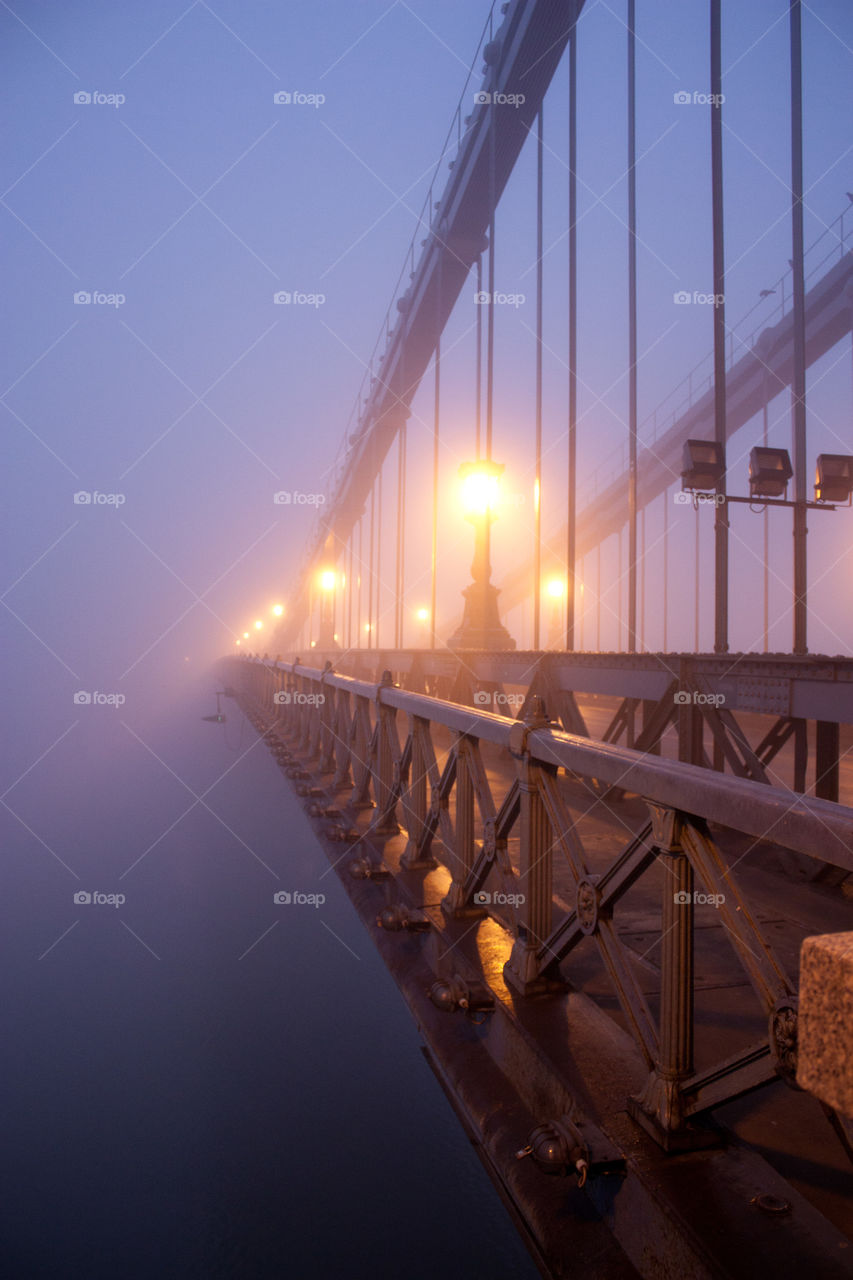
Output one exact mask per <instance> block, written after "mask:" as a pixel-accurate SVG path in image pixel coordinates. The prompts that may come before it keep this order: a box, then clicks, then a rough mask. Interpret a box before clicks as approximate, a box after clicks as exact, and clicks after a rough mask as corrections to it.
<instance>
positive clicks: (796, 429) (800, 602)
mask: <svg viewBox="0 0 853 1280" xmlns="http://www.w3.org/2000/svg"><path fill="white" fill-rule="evenodd" d="M790 27H791V32H790V35H791V241H792V248H791V261H792V262H793V264H794V265H793V269H792V276H793V280H792V284H793V292H794V305H793V312H792V319H793V339H794V342H793V352H792V355H793V370H792V376H791V399H792V406H791V417H792V424H791V425H792V435H793V455H794V457H793V462H794V500H795V502H796V504H797V505H796V506H795V507H794V653H808V645H807V634H806V623H807V618H808V610H807V604H806V593H807V589H808V575H807V561H806V539H807V533H808V530H807V528H806V485H807V477H806V310H805V280H804V275H803V46H802V14H801V4H800V0H791V3H790Z"/></svg>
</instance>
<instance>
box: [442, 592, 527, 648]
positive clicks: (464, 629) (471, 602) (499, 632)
mask: <svg viewBox="0 0 853 1280" xmlns="http://www.w3.org/2000/svg"><path fill="white" fill-rule="evenodd" d="M462 594H463V596H464V597H465V610H464V612H463V614H462V621H461V623H460V624H459V627H458V628H457V630H456V631H454V633H453V635H452V636H451V637H450V639H449V640H448V641H447V644H448V648H450V649H514V648H515V641H514V640H513V638H512V636H511V635H510V634H509V632H508V631H507V629H506V627H505V626H504V625H503V623H502V622H501V620H500V615H499V614H498V595H499V594H500V592H499V589H498V588H497V587H493V586H492V585H491V583H482V582H472V583H471V585H470V586H469V587H466V588H465V590H464V591H463V592H462Z"/></svg>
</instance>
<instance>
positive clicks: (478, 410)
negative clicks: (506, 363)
mask: <svg viewBox="0 0 853 1280" xmlns="http://www.w3.org/2000/svg"><path fill="white" fill-rule="evenodd" d="M482 296H483V255H482V253H478V254H477V298H478V300H479V299H481V298H482ZM476 378H477V386H476V393H475V397H474V418H475V422H476V439H475V442H474V461H475V462H479V461H480V447H481V446H480V436H481V434H482V426H483V423H482V418H483V308H482V306H481V305H479V302H478V306H477V372H476Z"/></svg>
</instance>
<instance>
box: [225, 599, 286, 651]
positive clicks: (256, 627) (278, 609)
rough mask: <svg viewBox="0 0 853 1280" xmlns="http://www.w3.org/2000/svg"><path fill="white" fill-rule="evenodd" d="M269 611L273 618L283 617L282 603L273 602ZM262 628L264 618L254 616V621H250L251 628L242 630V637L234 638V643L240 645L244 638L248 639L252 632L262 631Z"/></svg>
mask: <svg viewBox="0 0 853 1280" xmlns="http://www.w3.org/2000/svg"><path fill="white" fill-rule="evenodd" d="M270 613H271V614H272V616H273V617H274V618H281V617H283V615H284V605H283V604H274V605H273V606H272V608H271V609H270ZM263 629H264V620H263V618H255V621H254V622H253V623H252V630H251V631H244V632H243V635H242V638H239V639H237V640H235V641H234V643H235V645H238V646H239V645H242V643H243V641H244V640H250V639H251V637H252V634H253V633H254V634H257V633H258V632H259V631H263Z"/></svg>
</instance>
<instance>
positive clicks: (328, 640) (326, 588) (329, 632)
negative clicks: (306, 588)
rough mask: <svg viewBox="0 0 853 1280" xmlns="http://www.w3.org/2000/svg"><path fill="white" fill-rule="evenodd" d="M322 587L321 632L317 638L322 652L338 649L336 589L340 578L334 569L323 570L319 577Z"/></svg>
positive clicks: (318, 646)
mask: <svg viewBox="0 0 853 1280" xmlns="http://www.w3.org/2000/svg"><path fill="white" fill-rule="evenodd" d="M319 585H320V630H319V634H318V636H317V648H318V649H320V650H327V649H337V647H338V646H337V638H336V636H335V588H336V587H337V585H338V576H337V574H336V573H335V571H334V569H323V570H321V572H320V577H319Z"/></svg>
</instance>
